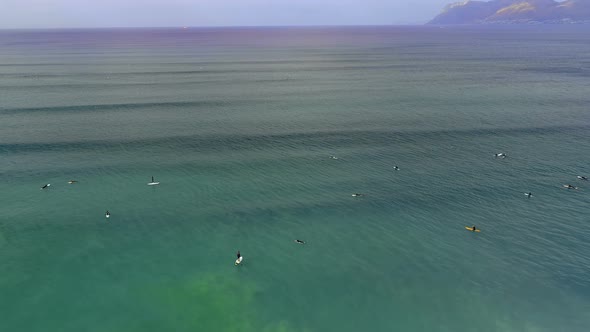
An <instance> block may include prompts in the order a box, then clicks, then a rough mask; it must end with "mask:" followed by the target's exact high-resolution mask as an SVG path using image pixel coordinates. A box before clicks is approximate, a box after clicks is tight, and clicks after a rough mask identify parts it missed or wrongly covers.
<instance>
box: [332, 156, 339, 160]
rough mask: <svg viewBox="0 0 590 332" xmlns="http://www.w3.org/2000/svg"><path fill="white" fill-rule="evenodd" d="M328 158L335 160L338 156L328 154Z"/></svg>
mask: <svg viewBox="0 0 590 332" xmlns="http://www.w3.org/2000/svg"><path fill="white" fill-rule="evenodd" d="M330 159H334V160H336V159H338V157H336V156H330Z"/></svg>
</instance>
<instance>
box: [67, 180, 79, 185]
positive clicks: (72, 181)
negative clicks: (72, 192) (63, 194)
mask: <svg viewBox="0 0 590 332" xmlns="http://www.w3.org/2000/svg"><path fill="white" fill-rule="evenodd" d="M68 183H69V184H74V183H78V181H76V180H70V181H68Z"/></svg>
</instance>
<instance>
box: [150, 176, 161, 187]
mask: <svg viewBox="0 0 590 332" xmlns="http://www.w3.org/2000/svg"><path fill="white" fill-rule="evenodd" d="M159 184H160V182H156V181H154V177H153V176H152V182H150V183H148V186H156V185H159Z"/></svg>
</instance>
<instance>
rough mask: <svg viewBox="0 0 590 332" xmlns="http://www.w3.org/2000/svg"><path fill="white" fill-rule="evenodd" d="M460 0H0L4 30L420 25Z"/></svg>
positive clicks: (1, 27) (2, 27)
mask: <svg viewBox="0 0 590 332" xmlns="http://www.w3.org/2000/svg"><path fill="white" fill-rule="evenodd" d="M455 1H456V0H0V4H1V6H0V29H23V28H25V29H26V28H83V27H177V26H193V27H197V26H285V25H390V24H394V25H395V24H422V23H425V22H427V21H428V20H430V19H431V18H433V17H434V16H435V15H437V14H438V13H439V12H440V11H441V10H442V8H443V7H444V6H445V5H446V4H448V3H450V2H455Z"/></svg>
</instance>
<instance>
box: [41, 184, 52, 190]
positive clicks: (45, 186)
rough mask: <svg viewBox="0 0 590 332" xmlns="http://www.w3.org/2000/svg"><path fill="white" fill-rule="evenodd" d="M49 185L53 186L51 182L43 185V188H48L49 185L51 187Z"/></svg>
mask: <svg viewBox="0 0 590 332" xmlns="http://www.w3.org/2000/svg"><path fill="white" fill-rule="evenodd" d="M49 186H51V184H50V183H48V184H46V185H44V186H43V187H41V189H46V188H47V187H49Z"/></svg>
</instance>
